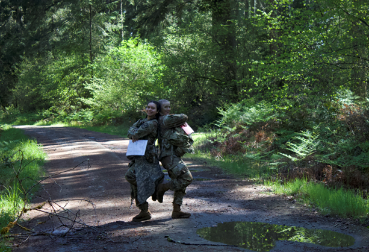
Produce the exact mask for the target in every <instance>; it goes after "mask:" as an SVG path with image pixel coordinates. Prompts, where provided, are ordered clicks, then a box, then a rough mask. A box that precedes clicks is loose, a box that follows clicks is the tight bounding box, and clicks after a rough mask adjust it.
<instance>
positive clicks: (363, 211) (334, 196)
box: [267, 179, 369, 217]
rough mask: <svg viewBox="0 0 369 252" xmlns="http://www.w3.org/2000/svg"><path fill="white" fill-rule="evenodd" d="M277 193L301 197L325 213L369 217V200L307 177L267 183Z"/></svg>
mask: <svg viewBox="0 0 369 252" xmlns="http://www.w3.org/2000/svg"><path fill="white" fill-rule="evenodd" d="M267 184H268V185H271V186H272V187H273V190H274V192H275V193H277V194H285V195H294V196H296V197H301V199H302V200H303V201H304V202H306V203H307V204H312V205H313V206H315V207H317V208H318V209H319V210H320V211H321V212H322V213H323V214H330V215H338V216H341V217H367V216H368V214H369V202H368V201H367V200H365V199H363V198H362V196H361V195H358V194H356V193H354V192H353V191H350V190H344V189H343V188H339V189H329V188H327V187H326V186H325V185H324V184H322V183H313V182H308V181H307V180H306V179H296V180H294V181H291V182H286V183H284V184H280V183H279V182H274V183H270V182H269V183H267Z"/></svg>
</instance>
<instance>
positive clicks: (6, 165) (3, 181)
mask: <svg viewBox="0 0 369 252" xmlns="http://www.w3.org/2000/svg"><path fill="white" fill-rule="evenodd" d="M0 153H1V154H0V209H1V210H0V227H1V228H2V227H4V226H6V225H7V224H8V223H9V221H10V220H12V218H14V215H15V214H16V213H18V211H19V207H20V205H21V203H22V202H23V195H22V193H21V190H20V188H19V183H18V180H17V179H16V177H15V173H16V172H17V171H18V170H19V169H22V172H21V173H20V175H19V179H20V180H21V181H22V186H24V187H25V188H29V187H30V186H31V185H33V184H34V183H35V181H37V180H38V179H39V178H40V176H41V175H42V172H41V167H42V165H43V162H44V160H45V157H46V155H45V153H44V152H43V151H42V150H41V149H40V148H39V146H38V145H37V143H36V141H34V140H29V139H28V138H27V137H26V136H25V135H24V134H23V133H22V130H20V129H14V128H11V127H10V126H7V125H4V126H3V127H2V131H0ZM1 246H4V245H1Z"/></svg>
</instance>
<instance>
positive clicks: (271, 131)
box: [194, 91, 369, 216]
mask: <svg viewBox="0 0 369 252" xmlns="http://www.w3.org/2000/svg"><path fill="white" fill-rule="evenodd" d="M219 111H220V114H221V115H222V117H221V119H220V120H218V121H217V122H216V123H214V124H213V125H209V126H207V127H204V129H205V133H201V134H197V135H194V137H195V138H196V139H197V141H195V152H196V154H195V157H205V158H209V159H210V160H212V161H213V162H217V165H218V166H220V167H222V168H224V169H225V170H227V171H228V172H231V173H234V174H236V175H238V176H240V175H242V176H246V177H249V178H260V181H264V180H271V181H280V183H282V184H283V185H286V184H288V183H302V182H301V179H302V178H306V179H307V180H308V181H310V182H309V183H305V184H306V185H308V187H306V188H308V189H309V193H308V194H306V195H309V196H307V197H310V198H311V202H313V203H314V204H317V205H318V206H319V209H320V210H321V211H322V212H324V213H332V214H338V215H341V216H350V215H355V216H357V215H364V216H367V214H368V205H367V204H364V203H360V204H361V207H358V205H354V206H353V207H349V205H347V209H346V210H342V211H343V212H339V211H338V210H337V208H338V207H337V206H336V205H335V203H333V201H334V200H336V199H337V202H338V203H337V204H338V206H339V204H340V203H342V204H346V203H347V204H351V203H350V202H349V200H348V198H351V199H353V200H356V199H361V200H364V201H365V200H366V198H367V197H368V194H367V192H368V189H369V141H368V140H369V103H368V101H363V100H362V99H361V100H360V99H358V97H355V96H354V95H353V94H352V93H351V92H350V91H345V92H338V93H337V95H336V96H332V97H316V96H312V95H310V96H309V95H305V96H301V97H300V98H298V99H296V100H288V99H282V100H280V101H275V102H274V103H270V102H266V101H263V100H259V101H257V100H254V99H245V100H243V101H241V102H239V103H237V104H231V105H228V106H225V107H224V108H220V109H219ZM294 181H297V182H294ZM322 184H324V186H323V187H322ZM292 185H295V190H297V191H299V192H300V193H303V188H305V186H303V185H300V184H292ZM313 185H314V186H313ZM292 187H293V186H292ZM336 188H340V189H336ZM325 189H327V190H328V191H326V190H325ZM306 190H307V189H306ZM346 192H347V195H348V196H347V195H346ZM355 192H356V193H355ZM357 192H359V193H357ZM322 195H331V196H329V197H330V198H329V199H327V198H326V197H328V196H324V197H325V198H324V197H323V196H322ZM316 198H321V199H322V200H321V202H325V203H327V204H328V203H329V202H330V203H329V205H323V203H320V201H317V199H316ZM340 198H341V200H338V199H340ZM331 199H334V200H333V201H332V200H331ZM355 204H356V203H355ZM358 204H359V203H358ZM360 204H359V205H360ZM357 209H360V210H357ZM363 209H366V210H363Z"/></svg>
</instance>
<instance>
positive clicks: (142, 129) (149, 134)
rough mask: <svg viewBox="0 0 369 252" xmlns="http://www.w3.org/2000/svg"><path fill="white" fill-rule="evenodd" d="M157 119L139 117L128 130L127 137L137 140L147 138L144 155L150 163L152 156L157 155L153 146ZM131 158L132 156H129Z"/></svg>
mask: <svg viewBox="0 0 369 252" xmlns="http://www.w3.org/2000/svg"><path fill="white" fill-rule="evenodd" d="M157 129H158V121H157V120H156V119H152V120H148V119H147V118H145V119H140V120H138V121H137V122H135V123H134V124H133V125H132V127H130V128H129V130H128V134H127V136H128V138H130V139H132V138H133V137H134V138H136V139H139V140H148V141H147V146H146V151H145V157H146V159H147V161H149V162H150V163H151V162H153V158H155V157H157V150H156V147H155V141H156V138H157V136H158V130H157ZM130 159H132V158H130Z"/></svg>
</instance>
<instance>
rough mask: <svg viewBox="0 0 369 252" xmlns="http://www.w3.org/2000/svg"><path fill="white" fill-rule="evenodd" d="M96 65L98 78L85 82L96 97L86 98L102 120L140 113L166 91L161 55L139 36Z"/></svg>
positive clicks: (96, 61) (123, 44)
mask: <svg viewBox="0 0 369 252" xmlns="http://www.w3.org/2000/svg"><path fill="white" fill-rule="evenodd" d="M92 68H93V70H94V77H93V78H92V79H91V82H89V83H86V84H85V87H86V88H87V89H88V90H89V91H90V93H91V96H92V97H91V98H87V99H82V101H83V102H84V103H85V104H87V105H89V106H90V107H91V109H92V110H93V111H94V117H95V118H96V119H97V120H98V121H109V120H110V119H112V118H115V117H119V116H122V115H124V114H125V115H127V114H130V113H131V114H132V113H133V114H134V113H137V111H138V110H139V109H142V108H144V107H145V105H146V102H147V101H149V100H151V99H154V98H156V97H158V96H159V95H160V94H162V93H163V92H165V89H163V88H162V87H161V86H162V83H161V78H160V75H161V70H162V69H163V68H164V66H163V65H162V64H161V62H160V54H159V53H158V52H156V51H155V49H154V48H153V47H152V46H150V45H149V44H148V43H145V42H141V41H140V40H139V39H130V40H128V41H124V42H123V43H122V45H121V46H120V47H117V48H113V49H111V50H110V51H109V52H108V53H107V54H106V55H103V56H101V57H98V58H96V60H95V62H94V64H93V67H92Z"/></svg>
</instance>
